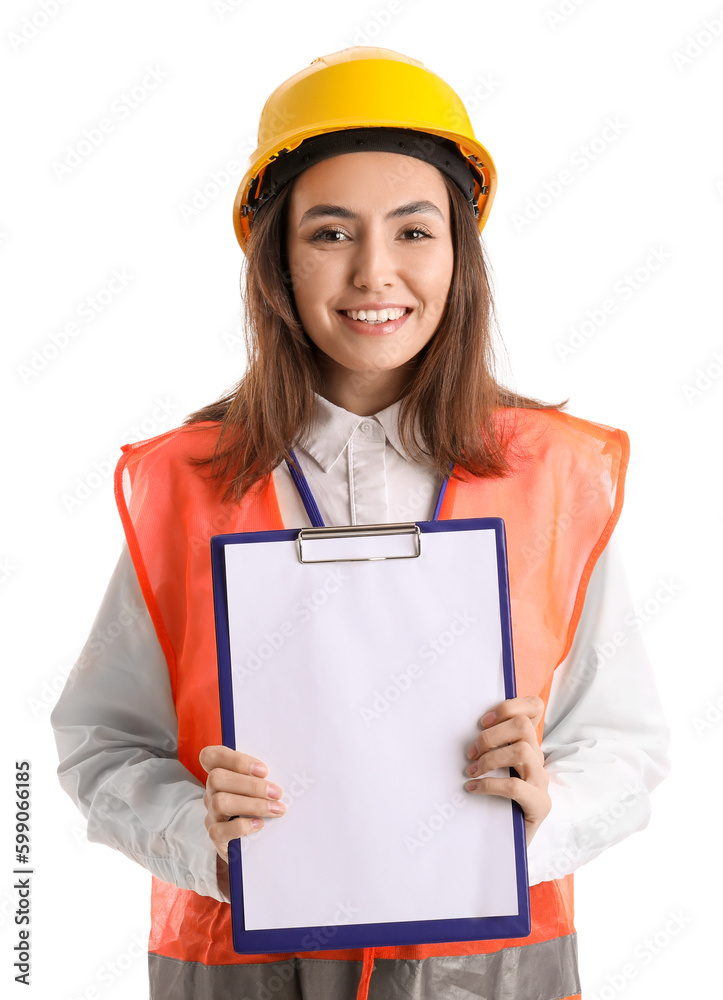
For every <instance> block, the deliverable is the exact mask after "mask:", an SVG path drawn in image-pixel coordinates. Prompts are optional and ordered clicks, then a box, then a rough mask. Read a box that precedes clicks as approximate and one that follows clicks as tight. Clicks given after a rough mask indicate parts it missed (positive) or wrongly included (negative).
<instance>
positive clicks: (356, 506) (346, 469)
mask: <svg viewBox="0 0 723 1000" xmlns="http://www.w3.org/2000/svg"><path fill="white" fill-rule="evenodd" d="M317 398H318V403H319V411H318V416H317V421H316V423H315V425H314V427H313V428H312V430H311V432H310V434H309V435H308V438H307V439H306V440H304V441H303V442H301V443H299V444H298V445H297V446H295V448H294V451H295V454H296V456H297V459H298V462H299V465H300V466H301V468H302V470H303V472H304V474H305V476H306V478H307V481H308V483H309V486H310V488H311V491H312V493H313V495H314V498H315V500H316V502H317V504H318V507H319V510H320V512H321V516H322V518H323V520H324V523H325V524H328V525H331V524H382V523H389V522H393V521H413V520H431V519H432V517H433V513H434V508H435V504H436V501H437V496H438V493H439V487H440V485H441V481H442V480H441V477H439V476H438V475H436V474H435V473H432V472H430V471H428V470H426V469H424V468H423V467H421V466H420V465H418V464H414V463H412V462H410V461H409V460H408V458H407V456H406V454H405V452H404V449H403V447H402V445H401V441H400V440H399V436H398V433H397V414H398V410H399V406H400V403H399V402H396V403H394V404H392V406H389V407H387V408H386V409H384V410H381V411H380V412H379V413H377V414H375V415H374V416H367V417H361V416H358V415H357V414H355V413H350V412H349V411H348V410H345V409H342V408H341V407H339V406H336V405H335V404H333V403H331V402H329V401H328V400H326V399H325V398H324V397H322V396H318V397H317ZM273 477H274V485H275V488H276V492H277V496H278V500H279V508H280V512H281V517H282V520H283V522H284V526H285V527H286V528H291V527H306V526H308V525H309V524H310V521H309V518H308V517H307V514H306V511H305V509H304V507H303V504H302V502H301V498H300V496H299V494H298V492H297V490H296V487H295V485H294V483H293V480H292V478H291V475H290V473H289V470H288V467H287V465H286V463H285V462H281V463H280V465H279V466H278V467H277V468H276V469H275V470H274V473H273ZM631 609H632V601H631V598H630V593H629V589H628V584H627V581H626V578H625V574H624V570H623V565H622V561H621V557H620V552H619V549H618V545H617V540H616V538H615V536H614V535H613V537H612V538H611V539H610V541H609V542H608V544H607V546H606V548H605V549H604V551H603V552H602V553H601V555H600V557H599V559H598V561H597V564H596V566H595V568H594V570H593V573H592V576H591V578H590V582H589V585H588V590H587V594H586V597H585V604H584V607H583V611H582V616H581V619H580V622H579V625H578V628H577V632H576V635H575V638H574V641H573V644H572V647H571V649H570V652H569V654H568V656H567V657H566V659H565V660H564V661H563V662H562V663H561V664H560V665H559V666H558V668H557V670H556V671H555V675H554V679H553V683H552V689H551V692H550V697H549V702H548V706H547V712H546V716H545V727H544V735H543V740H542V750H543V753H544V755H545V767H546V770H547V772H548V774H549V776H550V785H549V793H550V797H551V800H552V809H551V811H550V813H549V814H548V816H547V817H546V818H545V820H544V822H543V823H542V825H541V826H540V828H539V829H538V831H537V833H536V835H535V837H534V838H533V841H532V843H531V844H530V845H529V848H528V865H529V882H530V885H534V884H535V883H537V882H542V881H547V880H549V879H554V878H560V877H561V876H563V875H565V874H567V873H568V872H570V871H574V870H575V869H577V868H579V867H580V865H582V864H584V863H586V862H588V861H590V860H591V859H592V858H594V857H595V856H596V855H597V854H599V853H600V852H601V851H603V850H605V848H606V847H610V846H611V845H612V844H615V843H617V842H618V841H620V840H622V839H623V838H624V837H626V836H628V835H629V834H630V833H633V832H634V831H636V830H640V829H642V828H643V827H645V826H646V824H647V822H648V819H649V815H650V793H651V791H652V790H653V788H655V786H656V785H658V784H659V783H660V781H662V779H663V778H664V777H665V776H666V775H667V773H668V772H669V769H670V765H669V762H668V757H667V750H668V745H669V730H668V727H667V725H666V722H665V720H664V718H663V714H662V709H661V705H660V701H659V698H658V693H657V690H656V686H655V681H654V678H653V672H652V668H651V665H650V662H649V660H648V657H647V654H646V651H645V648H644V646H643V642H642V639H641V636H640V632H639V630H636V628H635V627H634V618H633V616H632V615H631V614H630V612H631ZM626 617H627V623H626ZM631 622H632V623H633V624H632V625H631V624H630V623H631ZM621 631H622V632H623V633H624V635H625V636H626V639H625V642H624V643H622V644H618V645H615V644H612V643H610V638H611V636H613V635H614V634H615V633H616V632H621ZM611 650H614V652H612V653H611ZM484 708H485V707H484V706H480V707H479V715H482V714H483V710H484ZM478 717H479V716H478ZM474 721H475V720H474V718H472V719H471V720H470V722H471V723H473V722H474ZM51 722H52V725H53V728H54V731H55V739H56V743H57V747H58V754H59V757H60V766H59V768H58V776H59V778H60V782H61V785H62V787H63V788H64V789H65V790H66V791H67V792H68V794H69V795H70V796H71V798H72V799H73V800H74V801H75V803H76V804H77V805H78V807H79V809H80V810H81V812H82V813H83V815H85V816H86V817H87V819H88V839H89V840H91V841H97V842H99V843H104V844H108V845H109V846H111V847H114V848H116V849H117V850H119V851H122V852H123V853H124V854H126V855H127V856H128V857H130V858H132V859H133V860H135V861H137V862H139V863H140V864H142V865H143V866H144V867H145V868H147V869H148V870H149V871H150V872H152V874H153V875H155V876H157V877H158V878H160V879H162V880H164V881H166V882H171V883H172V884H174V885H176V886H179V887H181V888H184V889H187V888H190V889H194V890H195V891H196V892H198V893H200V894H201V895H207V896H212V897H214V898H215V899H218V900H223V901H225V902H228V901H229V900H228V896H226V895H224V894H222V892H221V890H220V889H219V887H218V883H217V879H216V850H215V848H214V846H213V843H212V841H211V839H210V838H209V836H208V833H207V830H206V827H205V825H204V818H205V816H206V809H205V807H204V805H203V793H204V785H202V784H201V783H200V782H199V781H198V780H197V779H196V778H195V777H194V776H193V775H192V774H191V773H190V772H189V771H188V770H187V769H186V768H185V767H184V766H183V765H182V764H181V763H180V762H179V761H178V759H177V736H178V730H177V717H176V712H175V706H174V703H173V697H172V694H171V685H170V679H169V674H168V667H167V665H166V661H165V657H164V655H163V652H162V650H161V647H160V644H159V642H158V638H157V636H156V633H155V630H154V628H153V625H152V622H151V619H150V616H149V614H148V611H147V608H146V606H145V602H144V599H143V596H142V593H141V589H140V586H139V583H138V578H137V576H136V572H135V568H134V566H133V563H132V560H131V558H130V554H129V551H128V548H127V545H125V544H124V546H123V550H122V552H121V555H120V559H119V561H118V564H117V566H116V569H115V571H114V573H113V576H112V578H111V580H110V583H109V585H108V589H107V591H106V594H105V596H104V598H103V601H102V603H101V606H100V609H99V611H98V614H97V617H96V620H95V622H94V624H93V628H92V630H91V634H90V636H89V637H88V640H87V642H86V644H85V646H84V648H83V651H82V652H81V655H80V657H79V659H78V661H77V663H76V664H75V666H74V668H73V670H72V672H71V674H70V676H69V677H68V681H67V683H66V686H65V688H64V690H63V692H62V694H61V696H60V699H59V701H58V703H57V705H56V707H55V708H54V710H53V712H52V715H51ZM244 749H245V751H246V752H247V753H253V747H248V748H244ZM268 777H269V780H271V781H273V777H274V776H273V775H272V774H270V775H269V776H268ZM261 835H263V830H261V831H260V832H259V833H258V834H256V836H261Z"/></svg>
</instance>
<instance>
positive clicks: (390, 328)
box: [337, 303, 412, 337]
mask: <svg viewBox="0 0 723 1000" xmlns="http://www.w3.org/2000/svg"><path fill="white" fill-rule="evenodd" d="M353 308H355V309H356V308H359V309H364V308H367V309H373V308H374V306H366V307H364V306H358V307H357V306H354V307H353ZM377 308H378V309H407V310H408V311H407V312H405V313H404V315H403V316H400V317H399V319H390V320H388V321H387V322H386V323H375V324H374V325H371V324H369V323H365V322H364V320H363V319H352V318H351V316H347V315H346V313H344V312H342V311H341V309H337V316H338V317H339V319H340V320H341V321H342V323H345V324H346V325H347V326H348V327H349V328H350V329H351V330H353V331H354V333H361V334H363V335H364V336H366V337H385V336H387V335H388V334H390V333H395V332H396V331H397V330H398V329H399V328H400V327H402V326H404V324H405V323H406V322H407V320H408V319H409V317H410V316H411V315H412V309H411V307H410V306H402V305H399V306H394V305H392V304H391V303H390V304H389V305H378V306H377Z"/></svg>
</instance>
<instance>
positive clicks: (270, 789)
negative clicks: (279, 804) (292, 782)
mask: <svg viewBox="0 0 723 1000" xmlns="http://www.w3.org/2000/svg"><path fill="white" fill-rule="evenodd" d="M266 794H267V795H268V797H269V798H270V799H280V798H281V789H280V788H279V786H278V785H274V784H273V782H271V781H270V782H269V783H268V785H267V786H266Z"/></svg>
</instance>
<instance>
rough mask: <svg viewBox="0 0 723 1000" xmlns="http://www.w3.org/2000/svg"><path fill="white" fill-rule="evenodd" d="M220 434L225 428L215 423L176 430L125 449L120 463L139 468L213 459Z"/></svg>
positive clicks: (188, 425) (130, 445)
mask: <svg viewBox="0 0 723 1000" xmlns="http://www.w3.org/2000/svg"><path fill="white" fill-rule="evenodd" d="M220 430H221V424H220V423H217V422H212V421H204V422H203V423H197V424H184V425H183V426H181V427H174V428H172V429H171V430H170V431H166V432H165V433H164V434H158V435H156V436H155V437H152V438H146V439H145V440H144V441H134V442H132V443H131V444H124V445H121V451H122V452H123V455H122V457H121V459H120V462H121V463H122V464H123V465H125V464H127V463H129V464H131V465H138V464H139V463H140V462H141V461H142V462H143V464H144V465H145V466H156V465H175V464H176V463H178V462H179V461H182V462H185V461H187V460H188V458H189V457H191V456H193V457H196V458H206V457H210V456H211V454H212V453H213V449H214V447H215V445H216V442H217V441H218V435H219V432H220Z"/></svg>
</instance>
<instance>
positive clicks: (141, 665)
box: [51, 545, 229, 902]
mask: <svg viewBox="0 0 723 1000" xmlns="http://www.w3.org/2000/svg"><path fill="white" fill-rule="evenodd" d="M51 724H52V726H53V730H54V734H55V741H56V745H57V749H58V756H59V759H60V765H59V767H58V772H57V773H58V777H59V780H60V784H61V786H62V787H63V789H64V790H65V791H66V792H67V793H68V795H69V796H70V797H71V799H72V800H73V801H74V802H75V804H76V805H77V806H78V808H79V809H80V811H81V812H82V814H83V815H84V816H85V817H86V818H87V821H88V826H87V832H88V839H89V840H91V841H94V842H97V843H102V844H107V845H108V846H109V847H113V848H115V849H116V850H118V851H121V852H122V853H123V854H125V855H126V856H127V857H129V858H131V859H132V860H134V861H137V862H138V863H139V864H141V865H143V866H144V867H145V868H147V869H148V871H150V872H151V873H152V874H153V875H155V876H156V878H159V879H161V880H163V881H164V882H170V883H172V884H173V885H176V886H178V887H179V888H182V889H193V890H194V891H195V892H197V893H199V895H202V896H212V897H213V898H215V899H218V900H221V901H223V902H229V898H228V896H227V895H225V894H223V893H222V891H221V890H220V888H219V885H218V880H217V877H216V857H217V853H216V848H215V847H214V845H213V841H212V840H211V838H210V837H209V835H208V831H207V829H206V826H205V824H204V819H205V816H206V808H205V806H204V804H203V794H204V790H205V786H204V785H202V784H201V783H200V782H199V781H198V780H197V778H196V777H195V775H193V774H191V772H190V771H189V770H188V769H187V768H186V767H184V765H183V764H181V763H180V761H179V760H178V719H177V716H176V710H175V705H174V702H173V696H172V692H171V682H170V676H169V673H168V667H167V664H166V660H165V656H164V655H163V651H162V649H161V646H160V643H159V642H158V638H157V636H156V633H155V629H154V628H153V624H152V621H151V617H150V615H149V613H148V609H147V607H146V604H145V601H144V599H143V595H142V592H141V589H140V585H139V583H138V577H137V575H136V571H135V567H134V566H133V561H132V559H131V556H130V553H129V551H128V548H127V546H126V545H124V546H123V550H122V552H121V556H120V559H119V560H118V564H117V566H116V568H115V571H114V573H113V576H112V577H111V580H110V583H109V585H108V589H107V591H106V594H105V596H104V598H103V601H102V603H101V606H100V609H99V611H98V614H97V617H96V619H95V622H94V624H93V628H92V630H91V633H90V635H89V637H88V640H87V642H86V644H85V646H84V647H83V650H82V652H81V654H80V657H79V658H78V660H77V662H76V663H75V665H74V666H73V669H72V671H71V672H70V675H69V676H68V680H67V682H66V684H65V687H64V688H63V691H62V693H61V695H60V699H59V701H58V702H57V704H56V706H55V708H54V709H53V712H52V714H51Z"/></svg>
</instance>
